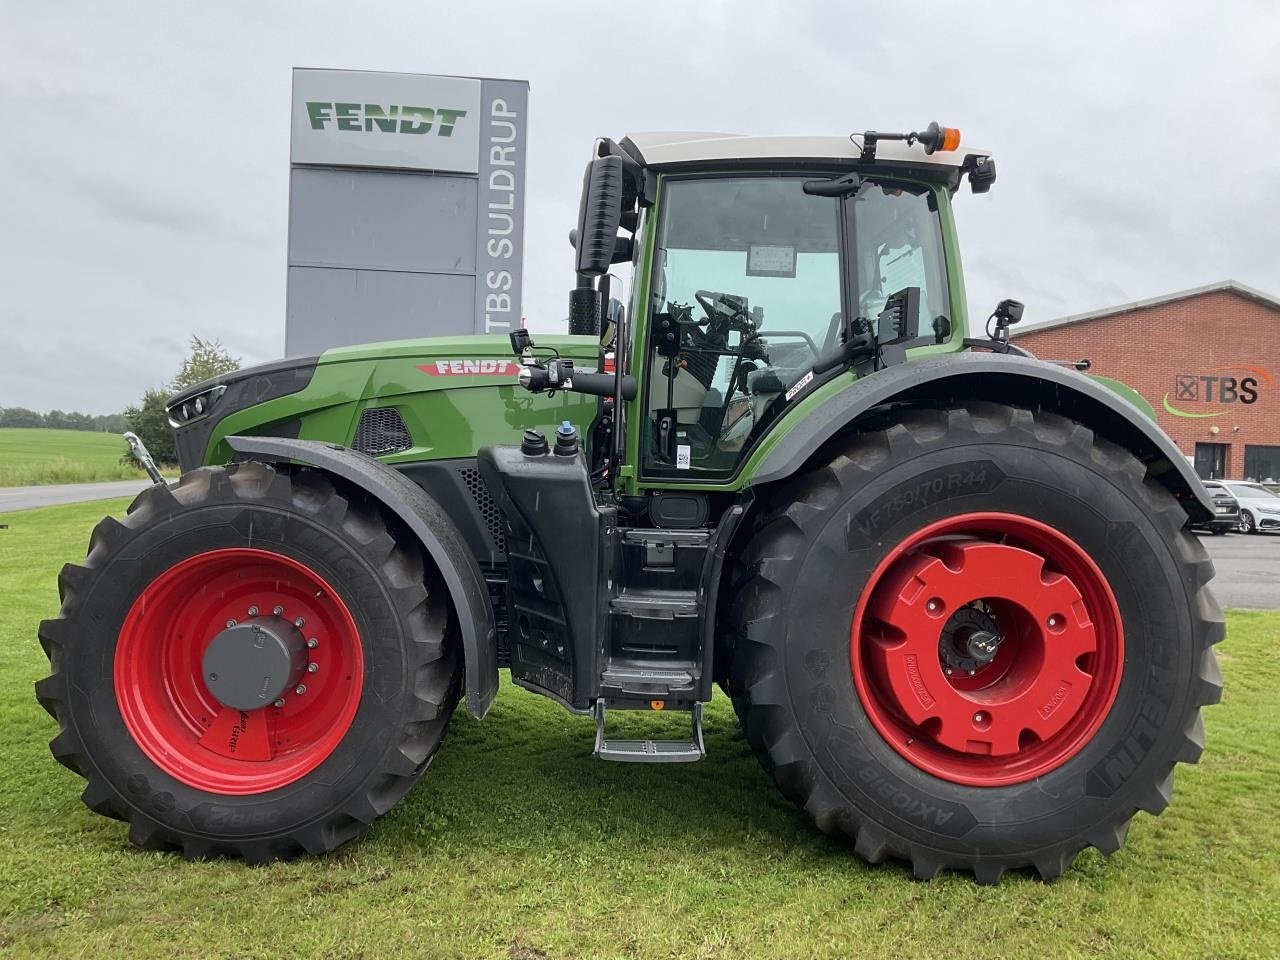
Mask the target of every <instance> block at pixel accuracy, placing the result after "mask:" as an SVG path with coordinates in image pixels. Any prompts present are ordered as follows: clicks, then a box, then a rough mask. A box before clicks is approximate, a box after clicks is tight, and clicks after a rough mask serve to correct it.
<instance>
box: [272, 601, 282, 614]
mask: <svg viewBox="0 0 1280 960" xmlns="http://www.w3.org/2000/svg"><path fill="white" fill-rule="evenodd" d="M271 612H272V613H274V614H275V615H276V616H277V617H278V616H280V614H282V613H284V607H282V606H280V604H276V605H275V606H274V607H273V608H272V609H271Z"/></svg>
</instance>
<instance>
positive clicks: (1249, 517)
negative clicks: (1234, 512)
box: [1240, 510, 1258, 533]
mask: <svg viewBox="0 0 1280 960" xmlns="http://www.w3.org/2000/svg"><path fill="white" fill-rule="evenodd" d="M1240 532H1241V533H1257V532H1258V525H1257V524H1256V523H1255V522H1254V520H1253V514H1252V513H1250V512H1249V511H1248V510H1241V511H1240Z"/></svg>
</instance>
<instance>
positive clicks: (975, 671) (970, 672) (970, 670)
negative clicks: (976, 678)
mask: <svg viewBox="0 0 1280 960" xmlns="http://www.w3.org/2000/svg"><path fill="white" fill-rule="evenodd" d="M977 672H978V671H977V670H975V669H973V667H970V668H969V669H968V670H966V671H965V673H967V674H968V675H969V676H971V677H972V676H973V675H974V674H975V673H977Z"/></svg>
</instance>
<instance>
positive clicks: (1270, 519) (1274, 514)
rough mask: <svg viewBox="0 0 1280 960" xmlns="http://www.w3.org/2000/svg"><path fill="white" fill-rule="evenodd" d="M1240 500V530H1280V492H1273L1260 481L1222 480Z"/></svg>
mask: <svg viewBox="0 0 1280 960" xmlns="http://www.w3.org/2000/svg"><path fill="white" fill-rule="evenodd" d="M1220 482H1221V483H1222V485H1223V486H1225V487H1226V488H1227V489H1228V490H1230V491H1231V492H1232V494H1234V496H1235V498H1236V499H1237V500H1239V501H1240V530H1241V532H1243V533H1265V532H1267V531H1275V530H1280V494H1275V493H1272V492H1271V491H1270V490H1268V489H1267V488H1266V487H1264V486H1263V485H1262V484H1260V483H1243V482H1240V481H1238V480H1224V481H1220Z"/></svg>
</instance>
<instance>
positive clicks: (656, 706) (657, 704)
mask: <svg viewBox="0 0 1280 960" xmlns="http://www.w3.org/2000/svg"><path fill="white" fill-rule="evenodd" d="M666 705H667V702H666V701H665V700H650V701H649V708H650V709H651V710H661V709H662V708H663V707H665V706H666Z"/></svg>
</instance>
